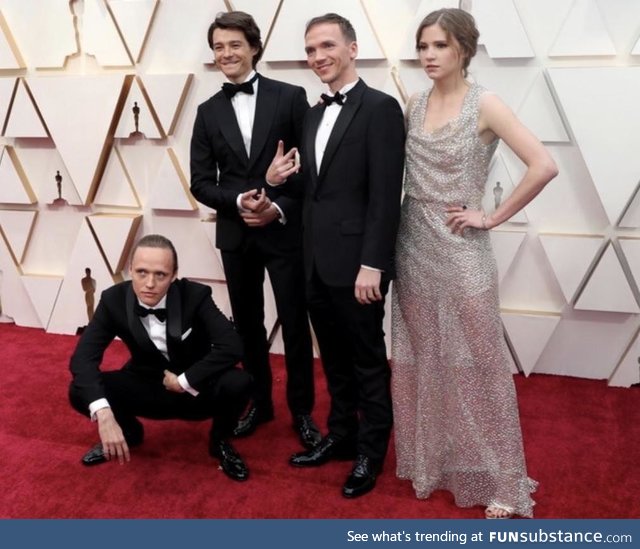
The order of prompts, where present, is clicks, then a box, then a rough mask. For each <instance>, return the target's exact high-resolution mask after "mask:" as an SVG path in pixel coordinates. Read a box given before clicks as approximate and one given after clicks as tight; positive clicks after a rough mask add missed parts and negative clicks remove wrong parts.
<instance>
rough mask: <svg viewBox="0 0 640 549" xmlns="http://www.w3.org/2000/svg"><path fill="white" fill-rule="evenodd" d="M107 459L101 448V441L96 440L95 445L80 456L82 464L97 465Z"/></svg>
mask: <svg viewBox="0 0 640 549" xmlns="http://www.w3.org/2000/svg"><path fill="white" fill-rule="evenodd" d="M106 461H108V460H107V458H106V456H105V455H104V451H103V450H102V442H98V444H96V445H95V446H92V447H91V449H90V450H89V451H88V452H87V453H86V454H85V455H84V456H82V465H86V466H90V465H98V464H99V463H105V462H106Z"/></svg>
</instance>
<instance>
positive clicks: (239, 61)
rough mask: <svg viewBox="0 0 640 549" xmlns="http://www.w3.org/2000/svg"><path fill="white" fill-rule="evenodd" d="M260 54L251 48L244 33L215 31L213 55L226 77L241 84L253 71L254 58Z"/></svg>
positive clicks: (232, 30)
mask: <svg viewBox="0 0 640 549" xmlns="http://www.w3.org/2000/svg"><path fill="white" fill-rule="evenodd" d="M257 52H258V50H257V49H256V48H252V47H251V46H249V42H247V39H246V38H245V36H244V33H243V32H242V31H240V30H235V29H215V30H214V31H213V55H214V58H215V61H216V65H217V66H218V67H219V68H220V70H221V71H222V72H223V73H224V75H225V76H226V77H227V78H228V79H229V80H231V82H235V83H236V84H240V83H242V82H244V81H245V80H246V78H247V76H248V75H249V73H250V72H251V71H252V70H253V56H254V55H255V54H256V53H257Z"/></svg>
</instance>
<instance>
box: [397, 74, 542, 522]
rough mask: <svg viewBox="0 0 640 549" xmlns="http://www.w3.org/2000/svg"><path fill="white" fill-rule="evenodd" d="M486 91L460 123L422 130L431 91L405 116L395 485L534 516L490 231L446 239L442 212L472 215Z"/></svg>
mask: <svg viewBox="0 0 640 549" xmlns="http://www.w3.org/2000/svg"><path fill="white" fill-rule="evenodd" d="M483 91H484V90H483V89H482V88H481V87H480V86H477V85H475V84H473V85H471V87H470V88H469V90H468V91H467V94H466V96H465V99H464V103H463V107H462V111H461V114H460V115H459V116H458V117H457V118H456V119H454V120H452V121H451V122H449V123H448V124H447V125H445V126H444V127H443V128H440V129H438V130H436V131H434V132H432V133H428V132H426V131H425V130H424V129H423V124H424V118H425V110H426V108H427V100H428V94H429V92H428V91H426V92H424V93H422V94H420V95H419V96H418V97H417V98H416V99H415V101H414V102H413V105H412V106H411V110H410V112H409V116H408V135H407V145H406V166H407V172H406V181H405V197H404V200H403V204H402V216H401V222H400V231H399V234H398V243H397V249H396V254H397V259H396V261H397V280H396V281H395V283H394V294H393V299H392V329H393V332H392V357H393V377H392V389H393V402H394V422H395V441H396V453H397V474H398V477H400V478H402V479H409V480H411V481H412V483H413V487H414V490H415V492H416V495H417V497H418V498H427V497H429V495H430V494H431V493H432V492H433V491H434V490H439V489H443V490H449V491H450V492H452V493H453V495H454V497H455V501H456V504H457V505H458V506H460V507H471V506H474V505H482V506H488V505H490V504H491V503H498V504H502V505H507V506H509V507H513V508H514V509H515V512H516V514H518V515H521V516H525V517H531V516H532V514H533V511H532V509H533V505H534V502H533V500H532V499H531V496H530V494H531V492H532V491H533V490H534V489H535V486H536V483H535V481H532V480H530V479H529V478H528V477H527V472H526V466H525V461H524V453H523V448H522V434H521V430H520V422H519V418H518V405H517V401H516V394H515V388H514V384H513V377H512V375H511V372H510V366H509V362H508V359H507V352H508V351H507V349H506V345H505V343H504V339H503V333H502V323H501V321H500V314H499V301H498V277H497V267H496V262H495V258H494V256H493V251H492V249H491V243H490V238H489V232H488V231H484V230H476V229H469V228H467V229H466V230H465V233H464V236H459V235H454V234H452V233H451V231H450V229H449V228H448V227H447V226H446V225H445V221H446V213H445V208H446V207H447V206H454V205H459V206H462V205H467V206H468V207H469V208H473V209H479V208H480V207H481V201H482V197H483V195H484V189H485V183H486V180H487V176H488V170H489V162H490V160H491V157H492V155H493V153H494V152H495V149H496V146H497V142H494V143H492V144H490V145H485V144H483V143H482V142H481V141H480V139H479V137H478V135H477V127H478V103H479V99H480V95H481V94H482V93H483Z"/></svg>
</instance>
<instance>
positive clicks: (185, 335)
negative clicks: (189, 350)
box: [180, 328, 193, 341]
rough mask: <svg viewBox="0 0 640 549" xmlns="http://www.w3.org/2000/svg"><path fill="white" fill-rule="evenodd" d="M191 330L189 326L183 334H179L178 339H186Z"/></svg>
mask: <svg viewBox="0 0 640 549" xmlns="http://www.w3.org/2000/svg"><path fill="white" fill-rule="evenodd" d="M192 330H193V328H189V329H188V330H187V331H186V332H185V333H184V334H182V335H181V336H180V341H184V340H185V339H187V338H188V337H189V334H190V333H191V331H192Z"/></svg>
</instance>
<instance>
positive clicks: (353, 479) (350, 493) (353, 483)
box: [342, 454, 378, 498]
mask: <svg viewBox="0 0 640 549" xmlns="http://www.w3.org/2000/svg"><path fill="white" fill-rule="evenodd" d="M377 472H378V467H376V466H374V464H373V462H372V461H371V459H369V458H368V457H367V456H364V455H362V454H359V455H358V457H357V459H356V462H355V464H354V465H353V469H352V470H351V473H350V474H349V476H348V477H347V482H345V483H344V486H343V487H342V495H343V496H344V497H345V498H357V497H359V496H362V495H364V494H366V493H367V492H370V491H371V490H373V488H374V487H375V485H376V475H377Z"/></svg>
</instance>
